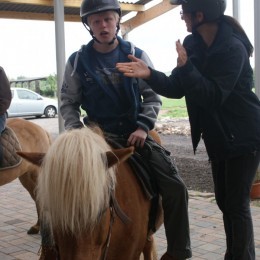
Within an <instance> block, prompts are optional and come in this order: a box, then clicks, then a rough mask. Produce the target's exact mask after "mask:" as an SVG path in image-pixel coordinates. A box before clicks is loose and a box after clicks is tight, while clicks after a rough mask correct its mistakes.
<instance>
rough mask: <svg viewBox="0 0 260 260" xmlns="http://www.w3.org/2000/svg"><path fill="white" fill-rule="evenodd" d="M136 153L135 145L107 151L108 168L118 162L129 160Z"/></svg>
mask: <svg viewBox="0 0 260 260" xmlns="http://www.w3.org/2000/svg"><path fill="white" fill-rule="evenodd" d="M133 153H134V147H133V146H130V147H127V148H122V149H115V150H113V152H110V151H109V152H106V156H107V163H108V168H109V167H111V166H113V165H114V164H116V163H119V162H123V161H125V160H127V159H128V158H129V157H130V156H131V155H132V154H133Z"/></svg>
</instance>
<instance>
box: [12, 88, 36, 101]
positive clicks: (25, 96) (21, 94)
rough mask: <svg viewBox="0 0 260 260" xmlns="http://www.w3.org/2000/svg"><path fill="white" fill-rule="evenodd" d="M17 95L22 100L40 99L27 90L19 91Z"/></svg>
mask: <svg viewBox="0 0 260 260" xmlns="http://www.w3.org/2000/svg"><path fill="white" fill-rule="evenodd" d="M17 95H18V97H19V98H20V99H33V100H37V99H38V95H36V94H34V93H32V92H29V91H27V90H17Z"/></svg>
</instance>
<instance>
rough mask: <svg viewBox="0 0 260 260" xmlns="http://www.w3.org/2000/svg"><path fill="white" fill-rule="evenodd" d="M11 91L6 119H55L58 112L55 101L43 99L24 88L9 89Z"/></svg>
mask: <svg viewBox="0 0 260 260" xmlns="http://www.w3.org/2000/svg"><path fill="white" fill-rule="evenodd" d="M11 91H12V101H11V105H10V107H9V108H8V110H7V117H26V116H36V117H41V116H42V115H45V116H46V117H55V115H56V114H57V112H58V102H57V101H56V100H55V99H51V98H45V97H43V96H41V95H39V94H38V93H36V92H34V91H31V90H29V89H25V88H11Z"/></svg>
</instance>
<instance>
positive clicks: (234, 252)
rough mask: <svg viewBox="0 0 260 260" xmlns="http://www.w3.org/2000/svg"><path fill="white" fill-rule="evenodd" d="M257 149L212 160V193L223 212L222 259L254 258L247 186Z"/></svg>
mask: <svg viewBox="0 0 260 260" xmlns="http://www.w3.org/2000/svg"><path fill="white" fill-rule="evenodd" d="M259 160H260V152H259V151H257V152H254V153H249V154H245V155H243V156H239V157H236V158H231V159H228V160H221V161H219V160H214V161H212V174H213V181H214V188H215V197H216V201H217V205H218V207H219V209H220V210H221V211H222V213H223V222H224V228H225V233H226V243H227V250H226V254H225V260H254V259H255V245H254V232H253V222H252V217H251V211H250V190H251V186H252V183H253V181H254V177H255V174H256V171H257V168H258V165H259Z"/></svg>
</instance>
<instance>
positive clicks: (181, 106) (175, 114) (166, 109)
mask: <svg viewBox="0 0 260 260" xmlns="http://www.w3.org/2000/svg"><path fill="white" fill-rule="evenodd" d="M161 99H162V108H161V111H160V114H159V118H164V117H170V118H179V117H188V113H187V109H186V102H185V99H184V98H182V99H170V98H165V97H161ZM85 115H86V112H85V111H83V110H82V109H81V116H85Z"/></svg>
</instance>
